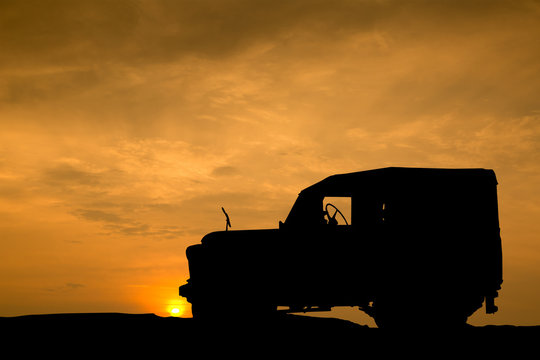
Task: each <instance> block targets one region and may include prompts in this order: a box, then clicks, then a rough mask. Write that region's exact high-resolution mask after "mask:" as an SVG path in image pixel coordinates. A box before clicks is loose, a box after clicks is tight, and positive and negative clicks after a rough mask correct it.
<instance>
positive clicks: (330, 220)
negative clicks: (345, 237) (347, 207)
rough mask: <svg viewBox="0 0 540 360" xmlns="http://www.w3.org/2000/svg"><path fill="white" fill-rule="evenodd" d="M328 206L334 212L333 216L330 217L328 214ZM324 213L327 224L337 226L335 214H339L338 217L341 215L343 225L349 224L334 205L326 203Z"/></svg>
mask: <svg viewBox="0 0 540 360" xmlns="http://www.w3.org/2000/svg"><path fill="white" fill-rule="evenodd" d="M328 206H331V207H333V208H334V209H335V210H336V211H334V215H332V216H330V213H329V212H328ZM324 212H325V215H326V216H328V224H331V225H337V220H336V214H337V213H339V215H341V217H342V218H343V220H345V224H346V225H349V223H348V222H347V219H345V216H343V214H342V213H341V211H339V209H338V208H337V207H336V206H335V205H334V204H331V203H327V204H326V206H325V207H324Z"/></svg>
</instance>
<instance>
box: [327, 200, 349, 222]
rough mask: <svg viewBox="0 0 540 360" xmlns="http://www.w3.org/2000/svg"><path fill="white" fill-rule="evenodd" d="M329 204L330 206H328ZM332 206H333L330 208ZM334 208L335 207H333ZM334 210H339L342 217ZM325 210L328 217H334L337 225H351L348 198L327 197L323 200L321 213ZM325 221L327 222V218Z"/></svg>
mask: <svg viewBox="0 0 540 360" xmlns="http://www.w3.org/2000/svg"><path fill="white" fill-rule="evenodd" d="M328 204H330V205H328ZM332 205H333V206H332ZM334 206H335V207H334ZM336 208H338V209H339V211H340V212H341V214H343V217H345V219H346V220H344V219H343V217H342V216H341V215H340V214H339V212H336ZM325 210H327V211H328V213H329V216H334V214H335V218H336V220H337V223H338V225H351V198H350V197H334V196H327V197H325V198H324V199H323V211H325ZM325 219H327V220H328V218H327V217H325Z"/></svg>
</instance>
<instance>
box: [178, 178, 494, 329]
mask: <svg viewBox="0 0 540 360" xmlns="http://www.w3.org/2000/svg"><path fill="white" fill-rule="evenodd" d="M338 204H339V205H338ZM186 255H187V259H188V261H189V272H190V279H189V280H188V282H187V284H185V285H183V286H181V287H180V295H181V296H184V297H186V298H187V300H188V301H189V302H190V303H191V304H192V312H193V316H194V317H195V318H208V319H213V318H215V317H221V316H223V315H224V314H231V315H234V316H238V315H242V314H249V316H261V315H267V314H271V313H274V312H277V311H278V309H279V311H285V312H310V311H326V310H330V309H331V308H332V307H335V306H354V307H358V308H359V309H360V310H363V311H364V312H366V313H367V314H368V315H370V316H372V317H373V318H374V319H375V322H376V324H377V325H378V326H379V327H396V326H414V325H421V326H425V325H435V326H437V325H444V326H449V325H460V324H461V325H463V324H465V322H466V320H467V318H468V317H469V316H470V315H472V314H473V313H474V312H475V311H476V310H478V309H479V308H481V307H482V305H483V303H484V301H485V304H486V312H487V313H494V312H496V311H497V307H496V306H495V304H494V299H495V297H497V295H498V293H497V292H498V290H500V288H501V284H502V249H501V238H500V230H499V219H498V206H497V180H496V177H495V173H494V172H493V171H492V170H486V169H425V168H397V167H390V168H383V169H376V170H368V171H361V172H354V173H349V174H341V175H333V176H330V177H328V178H326V179H324V180H322V181H320V182H318V183H316V184H314V185H312V186H310V187H308V188H306V189H304V190H303V191H301V192H300V194H299V196H298V198H297V200H296V202H295V203H294V205H293V207H292V209H291V210H290V213H289V215H288V216H287V219H286V220H285V222H281V221H280V222H279V228H278V229H268V230H239V231H218V232H212V233H209V234H207V235H206V236H204V237H203V239H202V241H201V244H196V245H192V246H189V247H188V248H187V250H186Z"/></svg>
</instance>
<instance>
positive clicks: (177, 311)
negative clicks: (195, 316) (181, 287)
mask: <svg viewBox="0 0 540 360" xmlns="http://www.w3.org/2000/svg"><path fill="white" fill-rule="evenodd" d="M188 307H189V304H188V303H187V302H186V299H184V298H181V299H178V300H172V301H170V302H169V303H168V304H167V308H166V313H167V314H168V315H169V316H174V317H182V316H186V315H188V314H186V312H187V308H188Z"/></svg>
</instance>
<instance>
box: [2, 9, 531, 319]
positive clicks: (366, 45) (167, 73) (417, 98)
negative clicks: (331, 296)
mask: <svg viewBox="0 0 540 360" xmlns="http://www.w3.org/2000/svg"><path fill="white" fill-rule="evenodd" d="M0 49H1V51H0V125H1V131H0V315H19V314H29V313H50V312H95V311H119V312H134V313H139V312H153V313H157V314H159V315H166V314H167V312H168V311H169V310H170V309H171V307H173V306H176V307H179V308H180V309H181V312H182V311H185V312H184V316H189V311H190V310H189V306H185V305H184V304H183V303H181V302H179V301H181V299H180V298H179V297H178V296H177V288H178V286H179V285H181V284H183V283H184V282H185V280H186V279H187V277H188V271H187V263H186V259H185V254H184V251H185V248H186V247H187V246H188V245H190V244H193V243H196V242H198V241H199V240H200V238H201V237H202V236H203V235H204V234H205V233H207V232H210V231H214V230H221V229H224V226H225V220H224V216H223V214H222V213H221V209H220V208H221V206H223V207H225V209H227V211H228V213H229V215H230V216H231V222H232V226H233V229H254V228H275V227H277V224H278V221H279V220H284V219H285V217H286V216H287V214H288V210H289V208H290V206H291V205H292V203H293V201H294V199H295V197H296V195H297V193H298V192H299V191H300V190H301V189H303V188H304V187H306V186H308V185H310V184H312V183H314V182H316V181H319V180H321V179H322V178H324V177H326V176H328V175H331V174H335V173H341V172H352V171H360V170H367V169H372V168H380V167H386V166H422V167H483V168H491V169H494V170H495V172H496V174H497V177H498V179H499V206H500V220H501V229H502V239H503V254H504V283H503V287H502V291H501V292H500V298H499V299H497V304H498V305H499V307H500V310H499V312H498V313H497V314H496V315H489V316H488V315H485V314H483V310H481V311H478V312H477V314H475V315H474V316H473V317H472V318H471V319H470V322H471V323H474V324H485V323H494V324H516V325H527V324H539V323H540V308H539V305H540V288H539V285H540V266H539V263H540V241H539V238H538V234H540V221H539V220H540V205H539V204H540V186H539V185H540V156H539V155H540V97H539V94H540V3H539V2H538V1H471V0H468V1H407V2H405V1H317V0H314V1H275V0H272V1H197V2H194V1H159V0H147V1H144V0H141V1H122V0H118V1H68V0H65V1H37V0H36V1H8V0H2V1H0ZM472 206H474V204H472ZM224 311H230V309H224ZM330 315H332V316H342V317H345V318H348V319H352V320H355V321H359V322H368V323H369V324H372V323H371V322H369V321H370V320H369V319H367V318H366V317H365V316H363V315H361V314H360V312H359V311H358V310H351V311H335V312H332V313H331V314H330Z"/></svg>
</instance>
